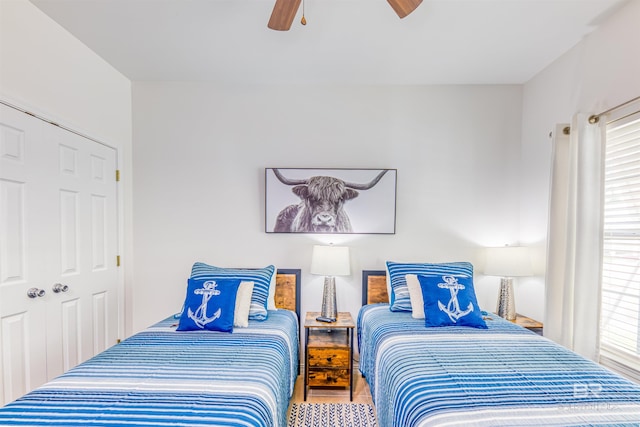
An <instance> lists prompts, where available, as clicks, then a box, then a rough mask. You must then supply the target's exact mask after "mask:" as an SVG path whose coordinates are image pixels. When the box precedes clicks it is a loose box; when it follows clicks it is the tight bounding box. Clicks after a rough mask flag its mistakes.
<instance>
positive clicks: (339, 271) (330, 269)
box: [311, 245, 351, 276]
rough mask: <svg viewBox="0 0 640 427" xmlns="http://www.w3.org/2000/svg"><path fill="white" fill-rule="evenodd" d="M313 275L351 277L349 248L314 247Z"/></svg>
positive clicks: (312, 258) (312, 257) (312, 259)
mask: <svg viewBox="0 0 640 427" xmlns="http://www.w3.org/2000/svg"><path fill="white" fill-rule="evenodd" d="M311 274H317V275H320V276H349V275H351V264H350V263H349V247H347V246H320V245H316V246H314V247H313V252H312V255H311Z"/></svg>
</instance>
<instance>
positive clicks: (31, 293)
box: [27, 288, 46, 298]
mask: <svg viewBox="0 0 640 427" xmlns="http://www.w3.org/2000/svg"><path fill="white" fill-rule="evenodd" d="M44 294H46V292H45V290H44V289H38V288H30V289H29V290H28V291H27V296H28V297H29V298H36V297H43V296H44Z"/></svg>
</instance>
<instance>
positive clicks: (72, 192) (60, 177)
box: [47, 127, 118, 379]
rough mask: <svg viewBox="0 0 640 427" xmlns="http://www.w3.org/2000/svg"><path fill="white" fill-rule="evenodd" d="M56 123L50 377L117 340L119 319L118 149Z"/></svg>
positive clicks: (53, 140)
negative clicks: (61, 127) (56, 166)
mask: <svg viewBox="0 0 640 427" xmlns="http://www.w3.org/2000/svg"><path fill="white" fill-rule="evenodd" d="M50 131H51V132H50V133H49V140H48V141H47V144H50V145H53V146H55V150H56V158H57V159H58V162H57V165H58V168H57V171H56V174H55V176H51V177H50V180H49V181H50V186H51V188H50V191H51V192H52V193H55V195H56V204H55V206H56V208H55V209H54V210H53V211H52V212H51V214H52V216H53V218H52V219H53V223H54V229H55V230H56V233H55V236H50V238H51V244H52V246H51V253H53V254H59V255H58V256H57V257H56V260H55V265H53V266H52V270H51V272H50V274H49V275H48V277H47V278H48V280H49V282H48V283H47V290H48V291H50V293H49V294H50V298H49V302H48V304H47V325H59V326H51V327H50V328H48V329H47V342H48V345H47V377H48V378H49V379H51V378H53V377H56V376H58V375H60V374H62V373H63V372H65V371H67V370H69V369H70V368H72V367H74V366H75V365H77V364H78V363H81V362H83V361H85V360H87V359H88V358H90V357H92V356H94V355H96V354H97V353H99V352H101V351H102V350H104V349H106V348H107V347H109V346H110V345H112V344H115V341H116V333H117V327H118V322H117V267H116V254H117V247H116V245H117V241H116V237H117V233H116V226H117V225H116V182H115V171H116V160H115V159H116V156H115V151H114V150H113V149H110V148H107V147H105V146H103V145H101V144H98V143H96V142H94V141H91V140H88V139H86V138H83V137H81V136H78V135H76V134H73V133H71V132H68V131H65V130H63V129H60V128H56V127H52V129H50ZM56 291H57V292H56Z"/></svg>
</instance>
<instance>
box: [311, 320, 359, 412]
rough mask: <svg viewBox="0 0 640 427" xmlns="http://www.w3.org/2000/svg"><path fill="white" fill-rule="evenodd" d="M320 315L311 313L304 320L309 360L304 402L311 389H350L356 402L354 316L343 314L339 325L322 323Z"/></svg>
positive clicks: (337, 321)
mask: <svg viewBox="0 0 640 427" xmlns="http://www.w3.org/2000/svg"><path fill="white" fill-rule="evenodd" d="M318 316H320V313H319V312H313V311H312V312H308V313H307V315H306V317H305V320H304V332H305V346H304V352H305V355H306V356H305V357H306V362H305V373H304V400H307V387H349V400H353V331H354V329H355V327H356V325H355V323H354V321H353V318H352V317H351V313H349V312H340V313H338V318H337V320H336V321H335V322H332V323H327V322H319V321H317V320H316V317H318Z"/></svg>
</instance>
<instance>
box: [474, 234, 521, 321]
mask: <svg viewBox="0 0 640 427" xmlns="http://www.w3.org/2000/svg"><path fill="white" fill-rule="evenodd" d="M484 274H486V275H487V276H501V277H502V278H501V279H500V292H499V293H498V304H497V307H496V313H497V314H498V316H500V317H503V318H505V319H507V320H515V318H516V303H515V297H514V294H513V278H514V277H523V276H531V275H532V274H533V269H532V267H531V255H530V254H529V248H526V247H523V246H503V247H499V248H486V261H485V266H484Z"/></svg>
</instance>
